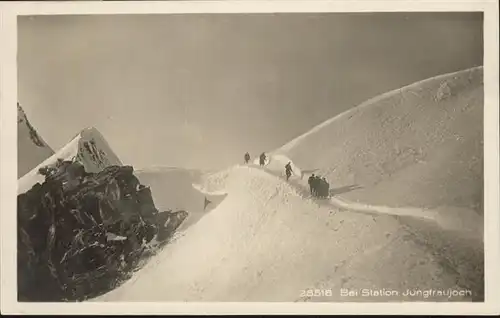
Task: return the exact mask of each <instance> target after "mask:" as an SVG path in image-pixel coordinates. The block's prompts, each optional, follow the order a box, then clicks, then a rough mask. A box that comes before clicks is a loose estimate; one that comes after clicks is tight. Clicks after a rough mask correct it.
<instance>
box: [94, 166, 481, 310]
mask: <svg viewBox="0 0 500 318" xmlns="http://www.w3.org/2000/svg"><path fill="white" fill-rule="evenodd" d="M200 189H202V190H203V191H206V192H209V193H227V197H226V199H225V200H224V201H222V202H221V203H220V205H219V206H217V207H216V208H215V209H214V210H213V211H212V212H210V213H209V214H207V215H206V216H205V217H203V218H202V219H200V220H199V221H198V222H197V223H196V224H194V225H193V226H191V227H190V228H189V229H187V230H186V232H185V235H184V236H183V237H180V238H179V239H178V240H176V241H175V242H173V243H171V244H170V245H168V246H166V247H165V249H164V250H162V251H161V252H160V253H159V255H157V256H155V257H154V258H153V259H152V260H151V261H150V262H149V263H148V264H147V265H146V266H145V267H144V268H143V269H142V270H141V271H139V272H138V273H136V275H135V276H134V277H133V278H132V279H131V280H129V281H127V282H126V283H125V284H123V285H122V286H120V287H118V288H117V289H115V290H113V291H111V292H109V293H108V294H105V295H103V296H101V297H98V298H96V299H94V300H92V301H388V300H402V299H409V300H415V301H425V300H427V301H429V300H448V299H447V298H446V297H444V298H443V297H442V296H441V297H438V296H436V295H434V296H430V297H428V298H422V297H420V298H419V297H416V298H407V297H404V296H403V295H402V293H403V292H405V291H406V289H408V288H409V289H414V288H418V289H422V290H423V289H429V288H432V289H435V290H438V289H439V290H446V289H447V288H457V286H459V287H462V288H471V289H472V290H473V291H474V293H475V294H474V295H473V297H455V298H452V299H449V300H451V301H455V300H462V301H464V300H465V301H466V300H470V299H471V298H476V299H477V298H481V296H482V294H481V293H482V292H481V286H480V284H478V283H477V281H476V280H477V279H478V276H480V273H479V272H478V273H476V272H474V271H471V270H470V266H472V265H471V264H469V263H467V261H469V260H472V263H474V259H476V258H477V253H478V252H477V250H476V249H475V246H468V245H467V242H464V244H463V245H462V246H461V248H460V249H459V252H460V253H454V252H457V251H456V250H454V249H453V248H451V249H450V253H449V254H447V255H439V254H436V253H435V249H434V246H432V245H431V244H429V238H430V237H432V236H436V235H438V234H437V232H432V231H431V230H429V232H428V233H427V234H426V236H421V235H420V234H419V233H415V232H414V231H412V230H411V228H406V227H405V226H402V225H401V224H400V223H399V222H398V221H397V220H396V219H395V218H393V217H390V216H386V215H373V214H367V213H357V212H352V211H347V210H345V209H341V208H335V207H333V206H331V205H329V204H324V203H321V202H318V201H313V200H311V199H308V198H306V197H304V195H303V194H302V193H301V189H299V188H297V187H296V186H294V184H291V183H287V182H285V181H284V180H283V178H281V177H278V176H276V175H274V174H272V173H269V172H268V171H265V170H263V169H259V168H256V167H254V166H236V167H233V168H231V169H229V170H226V171H222V172H220V173H216V174H212V175H210V176H207V177H206V178H204V180H203V182H202V184H200ZM439 239H440V240H441V242H444V243H440V240H439ZM449 239H450V237H446V236H441V237H436V238H435V240H434V241H435V242H436V243H437V244H450V243H451V242H450V241H449ZM451 239H453V238H451ZM447 257H456V258H455V259H447ZM464 262H465V263H464ZM460 266H462V267H460ZM457 268H459V270H456V269H457ZM464 271H466V272H467V273H469V272H470V273H471V274H470V275H463V272H464ZM475 275H476V276H475ZM479 279H480V278H479ZM309 288H312V289H314V288H321V289H323V290H331V292H332V295H331V296H328V297H326V296H325V297H315V298H310V297H307V296H304V295H301V294H302V291H303V290H306V289H309ZM341 288H348V289H351V290H359V291H360V290H361V289H362V288H366V289H371V290H380V289H383V288H385V289H386V290H397V291H399V292H400V295H399V296H393V297H380V296H371V297H363V296H362V295H361V294H360V295H358V296H357V297H356V296H353V297H344V296H341V295H340V289H341Z"/></svg>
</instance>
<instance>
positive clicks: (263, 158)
mask: <svg viewBox="0 0 500 318" xmlns="http://www.w3.org/2000/svg"><path fill="white" fill-rule="evenodd" d="M259 164H260V165H261V166H264V165H265V164H266V154H265V153H264V152H263V153H261V154H260V157H259Z"/></svg>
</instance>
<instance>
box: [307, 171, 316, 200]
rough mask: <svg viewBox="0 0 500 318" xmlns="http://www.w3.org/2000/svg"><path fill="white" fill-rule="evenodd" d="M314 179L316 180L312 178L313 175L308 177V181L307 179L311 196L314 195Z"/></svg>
mask: <svg viewBox="0 0 500 318" xmlns="http://www.w3.org/2000/svg"><path fill="white" fill-rule="evenodd" d="M314 178H316V177H315V176H314V173H313V174H312V175H311V176H310V177H309V179H307V183H308V184H309V190H310V191H311V195H314V185H313V183H314Z"/></svg>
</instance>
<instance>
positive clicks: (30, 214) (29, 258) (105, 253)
mask: <svg viewBox="0 0 500 318" xmlns="http://www.w3.org/2000/svg"><path fill="white" fill-rule="evenodd" d="M40 173H42V174H44V175H45V182H44V183H43V184H39V183H37V184H36V185H34V186H33V187H32V189H31V190H29V191H28V192H26V193H23V194H21V195H19V196H18V198H17V201H18V260H17V262H18V298H19V301H81V300H85V299H87V298H92V297H96V296H98V295H100V294H103V293H105V292H107V291H109V290H111V289H113V288H115V287H116V285H117V284H119V283H121V282H122V281H124V280H126V279H127V278H128V277H129V276H130V273H131V272H132V271H133V270H134V269H135V268H136V267H137V265H138V264H139V261H141V260H142V259H144V257H146V256H147V255H150V254H151V253H152V251H151V250H150V248H148V246H150V245H151V243H152V242H159V244H160V245H161V244H162V243H163V244H164V243H166V242H167V241H168V239H169V238H170V237H171V235H172V234H173V232H174V231H175V230H176V229H177V228H178V226H179V225H180V224H181V223H182V222H183V221H184V219H185V218H186V217H187V212H185V211H178V212H170V211H166V212H162V213H159V212H158V210H157V209H156V208H155V205H154V202H153V199H152V197H151V191H150V189H149V188H147V187H145V186H143V185H141V184H140V183H139V180H138V179H137V178H136V177H135V176H134V174H133V168H132V167H130V166H110V167H107V168H105V169H104V170H103V171H101V172H99V173H86V172H85V170H84V169H83V166H81V165H80V164H79V163H76V162H69V161H60V162H58V164H57V165H56V167H55V168H54V167H51V168H50V169H41V171H40Z"/></svg>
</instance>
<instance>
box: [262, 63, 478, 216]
mask: <svg viewBox="0 0 500 318" xmlns="http://www.w3.org/2000/svg"><path fill="white" fill-rule="evenodd" d="M482 124H483V68H482V67H477V68H472V69H469V70H464V71H460V72H457V73H452V74H446V75H442V76H439V77H435V78H431V79H428V80H424V81H421V82H418V83H415V84H412V85H409V86H407V87H403V88H401V89H397V90H394V91H391V92H388V93H386V94H383V95H381V96H379V97H376V98H374V99H372V100H369V101H367V102H365V103H363V104H361V105H360V106H358V107H356V108H353V109H351V110H349V111H347V112H344V113H342V114H340V115H339V116H336V117H334V118H332V119H330V120H328V121H326V122H324V123H323V124H321V125H319V126H317V127H315V128H314V129H312V130H311V131H309V132H307V133H306V134H304V135H302V136H300V137H298V138H296V139H294V140H292V141H290V142H289V143H287V144H286V145H284V146H283V147H281V148H280V149H278V150H276V151H274V152H273V153H272V155H276V154H279V155H286V156H287V157H289V158H291V159H292V160H293V161H294V162H295V164H297V165H298V166H300V167H301V168H303V169H304V170H305V171H309V172H315V173H319V174H320V175H322V176H326V177H327V178H328V179H329V180H330V182H331V184H332V188H333V192H334V193H333V194H335V195H340V196H341V197H342V198H346V199H349V200H354V201H360V202H363V203H370V204H378V205H384V206H390V207H406V206H410V207H421V208H436V209H441V210H442V211H445V210H446V211H449V212H450V213H453V212H454V211H462V212H463V213H477V214H480V215H482V213H483V208H482V200H483V190H482V189H483V178H482V176H483V125H482ZM308 176H309V174H307V175H305V176H304V179H307V177H308ZM465 211H468V212H465Z"/></svg>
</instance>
